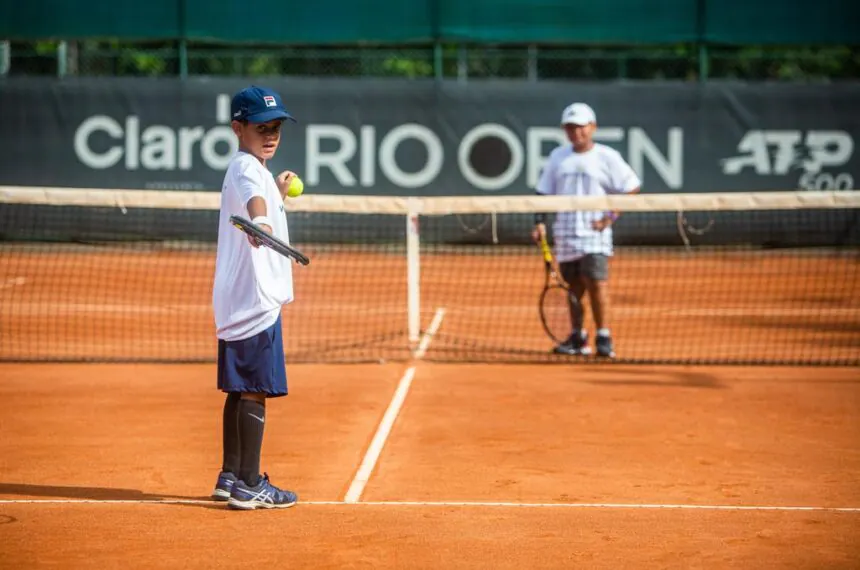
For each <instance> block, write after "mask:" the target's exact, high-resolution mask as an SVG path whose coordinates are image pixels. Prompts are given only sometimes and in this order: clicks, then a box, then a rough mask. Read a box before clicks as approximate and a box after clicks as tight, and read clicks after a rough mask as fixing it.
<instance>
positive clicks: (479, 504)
mask: <svg viewBox="0 0 860 570" xmlns="http://www.w3.org/2000/svg"><path fill="white" fill-rule="evenodd" d="M0 504H6V505H28V504H37V505H224V503H223V502H217V501H212V500H198V499H164V500H158V499H139V500H134V499H125V500H122V499H120V500H116V499H106V500H98V499H0ZM299 505H308V506H355V505H359V506H363V507H464V508H518V509H573V510H584V509H606V510H623V509H639V510H695V511H794V512H816V511H817V512H832V513H860V507H820V506H777V505H684V504H660V503H508V502H488V501H367V502H358V501H348V500H344V501H300V502H299ZM225 508H226V505H225Z"/></svg>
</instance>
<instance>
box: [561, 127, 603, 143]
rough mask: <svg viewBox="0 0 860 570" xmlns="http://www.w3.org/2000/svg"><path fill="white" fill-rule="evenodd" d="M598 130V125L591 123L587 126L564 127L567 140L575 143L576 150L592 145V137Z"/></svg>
mask: <svg viewBox="0 0 860 570" xmlns="http://www.w3.org/2000/svg"><path fill="white" fill-rule="evenodd" d="M596 130H597V125H595V124H594V123H589V124H587V125H572V124H567V125H564V131H565V133H567V139H568V140H569V141H570V142H571V143H573V147H574V148H581V147H584V146H588V145H589V144H590V143H591V137H593V136H594V131H596Z"/></svg>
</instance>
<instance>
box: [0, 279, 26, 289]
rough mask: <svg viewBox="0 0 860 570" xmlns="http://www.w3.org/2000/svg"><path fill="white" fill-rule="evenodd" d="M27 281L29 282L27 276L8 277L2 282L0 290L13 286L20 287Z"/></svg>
mask: <svg viewBox="0 0 860 570" xmlns="http://www.w3.org/2000/svg"><path fill="white" fill-rule="evenodd" d="M25 283H27V278H26V277H11V278H9V279H7V280H6V281H4V282H3V283H0V290H2V289H11V288H12V287H20V286H21V285H24V284H25Z"/></svg>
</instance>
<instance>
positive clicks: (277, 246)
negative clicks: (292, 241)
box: [230, 216, 311, 265]
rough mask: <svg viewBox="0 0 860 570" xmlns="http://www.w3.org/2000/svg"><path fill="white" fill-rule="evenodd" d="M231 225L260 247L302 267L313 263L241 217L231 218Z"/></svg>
mask: <svg viewBox="0 0 860 570" xmlns="http://www.w3.org/2000/svg"><path fill="white" fill-rule="evenodd" d="M230 223H231V224H233V225H234V226H236V227H237V228H239V229H240V230H242V231H243V232H245V233H246V234H248V235H249V236H251V237H252V238H253V239H254V241H256V242H257V243H258V244H259V245H264V246H266V247H268V248H269V249H271V250H273V251H276V252H277V253H280V254H281V255H283V256H286V257H289V258H291V259H293V260H295V261H296V262H298V263H301V264H302V265H307V264H308V263H310V262H311V260H310V259H308V256H306V255H305V254H303V253H302V252H300V251H299V250H297V249H296V248H294V247H292V246H291V245H287V244H286V243H284V242H283V241H282V240H279V239H278V238H276V237H275V236H273V235H272V234H270V233H268V232H265V231H263V230H262V229H261V228H260V226H258V225H256V224H254V223H252V222H249V221H248V220H246V219H245V218H243V217H241V216H230Z"/></svg>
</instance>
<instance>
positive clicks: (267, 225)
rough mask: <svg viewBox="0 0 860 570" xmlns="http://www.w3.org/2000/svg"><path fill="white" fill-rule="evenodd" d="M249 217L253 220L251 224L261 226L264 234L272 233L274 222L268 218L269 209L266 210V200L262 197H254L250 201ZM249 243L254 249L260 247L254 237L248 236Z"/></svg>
mask: <svg viewBox="0 0 860 570" xmlns="http://www.w3.org/2000/svg"><path fill="white" fill-rule="evenodd" d="M247 208H248V216H250V218H251V222H252V223H255V224H257V225H258V226H260V229H261V230H263V231H264V232H266V233H268V234H271V233H272V221H271V220H270V219H269V216H268V208H266V200H265V199H264V198H263V197H262V196H254V197H253V198H251V199H250V200H248V206H247ZM248 241H249V242H251V245H253V246H254V247H260V244H259V243H257V240H255V239H254V238H253V237H251V236H248Z"/></svg>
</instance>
